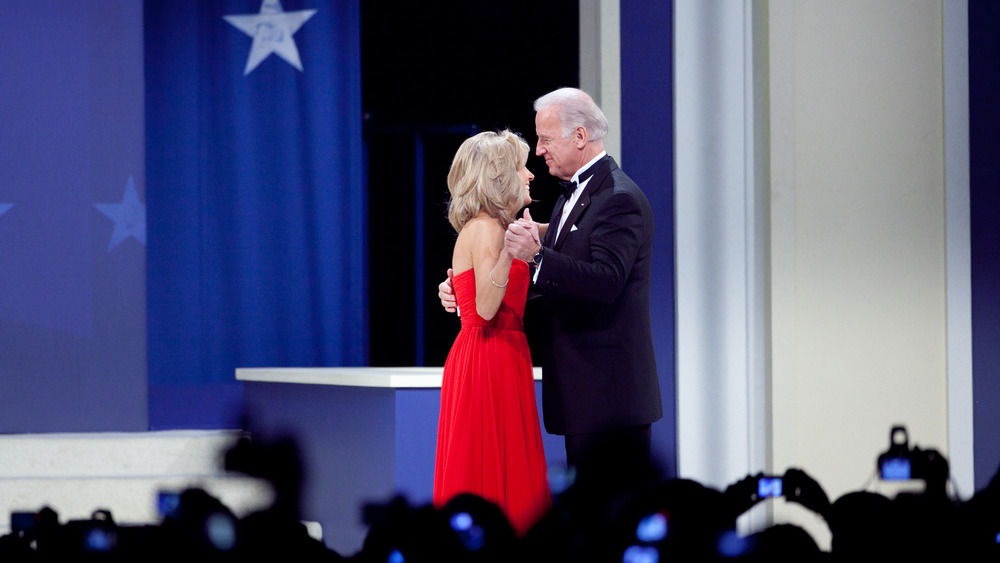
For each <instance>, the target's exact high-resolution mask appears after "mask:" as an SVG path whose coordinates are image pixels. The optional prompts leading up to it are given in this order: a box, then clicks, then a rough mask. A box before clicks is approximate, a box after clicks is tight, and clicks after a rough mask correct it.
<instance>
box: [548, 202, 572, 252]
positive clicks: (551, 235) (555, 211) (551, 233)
mask: <svg viewBox="0 0 1000 563" xmlns="http://www.w3.org/2000/svg"><path fill="white" fill-rule="evenodd" d="M564 205H566V196H562V195H561V196H559V198H558V199H556V204H555V207H553V208H552V217H550V218H549V227H552V228H550V229H548V230H546V231H545V236H544V237H542V246H547V247H549V248H555V240H556V227H557V226H558V225H559V215H560V214H562V208H563V206H564Z"/></svg>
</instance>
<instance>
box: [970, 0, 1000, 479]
mask: <svg viewBox="0 0 1000 563" xmlns="http://www.w3.org/2000/svg"><path fill="white" fill-rule="evenodd" d="M998 29H1000V4H998V3H997V2H994V1H992V0H973V1H971V2H969V137H970V139H969V202H970V208H971V213H970V215H971V216H970V218H969V219H970V224H971V231H972V233H971V235H972V236H971V241H970V242H971V259H972V279H971V285H972V371H973V398H974V401H973V411H972V414H973V425H974V428H975V430H974V432H975V436H974V439H975V446H974V448H975V449H974V456H975V480H976V488H977V489H980V488H982V487H985V486H986V484H987V483H988V482H989V480H990V479H991V478H992V477H993V476H994V475H996V474H997V469H998V468H997V466H998V464H1000V440H997V436H1000V229H998V228H997V219H998V218H1000V160H998V159H997V154H1000V152H998V151H1000V105H998V104H997V101H998V100H1000V35H998V34H997V30H998Z"/></svg>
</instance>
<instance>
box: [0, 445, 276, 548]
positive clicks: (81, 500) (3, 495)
mask: <svg viewBox="0 0 1000 563" xmlns="http://www.w3.org/2000/svg"><path fill="white" fill-rule="evenodd" d="M238 436H239V434H238V433H236V432H229V431H188V430H185V431H170V432H141V433H93V434H90V433H81V434H18V435H0V535H5V534H7V533H9V532H10V513H11V512H37V511H38V510H40V509H41V508H43V507H45V506H48V507H50V508H52V509H53V510H55V511H56V513H58V515H59V521H60V522H66V521H68V520H81V519H88V518H90V515H91V514H92V513H93V512H94V511H95V510H101V509H106V510H109V511H111V515H112V516H113V517H114V519H115V521H116V522H118V523H119V524H124V525H136V524H155V523H157V522H159V516H158V515H157V510H156V499H157V495H158V493H159V492H160V491H170V492H180V491H182V490H184V489H187V488H201V489H204V490H205V491H206V492H208V493H209V494H211V495H212V496H214V497H216V498H218V499H219V500H220V501H222V503H223V504H224V505H226V506H227V507H228V508H230V509H231V510H232V511H233V512H234V513H236V515H237V516H238V517H242V516H244V515H246V514H248V513H250V512H253V511H256V510H260V509H262V508H266V507H267V506H269V505H270V504H271V502H272V501H273V498H274V497H273V491H272V490H271V487H270V486H269V485H268V484H267V483H265V482H263V481H261V480H258V479H254V478H249V477H245V476H242V475H239V474H231V473H227V472H225V471H224V470H223V468H222V457H221V456H222V454H223V453H224V452H225V450H226V449H228V448H229V447H230V446H231V445H232V443H233V442H234V441H235V440H236V438H237V437H238Z"/></svg>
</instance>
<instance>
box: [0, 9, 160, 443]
mask: <svg viewBox="0 0 1000 563" xmlns="http://www.w3.org/2000/svg"><path fill="white" fill-rule="evenodd" d="M2 8H3V9H2V11H0V13H2V14H3V17H0V433H29V432H97V431H141V430H146V428H147V415H146V412H147V411H146V408H147V407H146V389H147V383H146V381H147V380H146V377H147V373H146V372H147V369H146V246H145V244H146V225H145V199H146V198H145V193H146V179H145V166H144V161H143V158H144V154H145V140H144V138H143V133H144V132H143V125H142V124H143V66H142V4H141V3H139V2H119V1H108V0H91V1H87V2H65V1H61V0H23V1H5V2H4V3H3V5H2Z"/></svg>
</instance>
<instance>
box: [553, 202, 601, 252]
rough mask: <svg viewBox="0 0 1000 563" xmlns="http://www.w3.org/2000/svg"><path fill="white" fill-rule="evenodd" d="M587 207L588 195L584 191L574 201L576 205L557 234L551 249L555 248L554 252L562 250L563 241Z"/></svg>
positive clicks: (588, 203)
mask: <svg viewBox="0 0 1000 563" xmlns="http://www.w3.org/2000/svg"><path fill="white" fill-rule="evenodd" d="M589 205H590V193H589V191H588V190H584V191H583V193H582V194H580V199H578V200H576V205H575V206H574V207H573V209H571V210H570V212H569V215H568V216H567V217H566V223H564V224H563V227H562V231H560V232H559V240H557V241H556V244H555V246H554V247H553V248H555V249H556V250H559V249H560V248H562V245H563V241H565V240H566V235H568V234H569V233H570V231H572V230H573V227H574V225H576V221H577V219H579V218H580V216H581V215H583V212H584V211H586V209H587V206H589ZM545 234H548V233H545Z"/></svg>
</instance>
